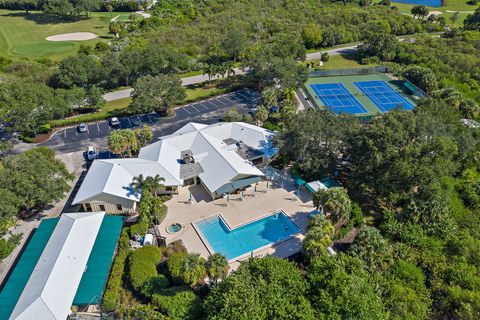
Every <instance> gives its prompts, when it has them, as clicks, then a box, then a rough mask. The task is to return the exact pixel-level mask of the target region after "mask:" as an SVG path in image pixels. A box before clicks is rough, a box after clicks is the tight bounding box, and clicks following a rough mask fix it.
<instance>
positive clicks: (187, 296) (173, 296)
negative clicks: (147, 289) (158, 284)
mask: <svg viewBox="0 0 480 320" xmlns="http://www.w3.org/2000/svg"><path fill="white" fill-rule="evenodd" d="M152 303H153V304H154V305H155V306H156V307H157V308H159V309H160V310H161V311H162V312H163V313H164V314H166V315H167V316H168V317H170V318H172V319H199V318H200V316H201V312H202V308H201V304H200V298H199V297H198V296H197V295H195V293H194V292H193V291H192V290H191V289H190V288H189V287H187V286H179V287H173V288H169V289H164V290H161V292H160V293H159V294H155V295H153V296H152Z"/></svg>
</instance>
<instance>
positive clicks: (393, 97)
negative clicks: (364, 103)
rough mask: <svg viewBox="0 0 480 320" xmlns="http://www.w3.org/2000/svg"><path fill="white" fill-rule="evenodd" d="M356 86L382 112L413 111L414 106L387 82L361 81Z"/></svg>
mask: <svg viewBox="0 0 480 320" xmlns="http://www.w3.org/2000/svg"><path fill="white" fill-rule="evenodd" d="M354 84H355V85H356V86H357V88H358V89H360V91H362V93H363V94H365V95H366V96H367V97H368V99H370V101H372V102H373V103H374V104H375V105H376V106H377V108H378V109H380V111H382V112H387V111H390V110H392V109H395V108H401V109H405V110H412V109H413V104H412V103H411V102H410V101H408V100H407V99H405V97H403V96H402V95H401V94H400V93H398V92H396V91H395V90H393V88H392V87H390V86H389V85H388V84H387V83H386V82H385V81H380V80H374V81H359V82H354Z"/></svg>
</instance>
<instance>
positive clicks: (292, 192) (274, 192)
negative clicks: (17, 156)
mask: <svg viewBox="0 0 480 320" xmlns="http://www.w3.org/2000/svg"><path fill="white" fill-rule="evenodd" d="M272 175H273V176H274V179H273V181H261V182H259V183H258V184H257V185H256V186H252V187H250V188H248V189H247V190H246V191H245V192H244V193H243V200H242V195H241V194H234V195H230V200H229V201H228V203H227V202H226V201H225V200H224V199H216V200H214V201H212V200H211V199H210V198H209V196H208V194H207V192H206V191H205V189H204V188H203V187H202V186H192V187H190V188H188V189H185V190H182V191H181V192H180V193H179V194H178V195H174V196H173V198H172V199H171V200H169V201H168V202H166V205H167V206H168V214H167V216H166V218H165V220H164V221H163V222H162V223H161V224H160V225H159V226H158V230H159V231H160V233H161V235H162V236H164V237H166V242H167V244H168V243H171V242H173V241H175V240H180V239H181V240H182V241H183V243H184V245H185V247H186V248H187V250H188V251H189V252H198V253H200V254H201V255H202V256H203V257H205V258H206V257H208V256H209V255H210V253H209V251H208V249H207V247H206V246H205V245H204V243H203V241H202V239H201V238H200V236H199V235H198V234H197V232H196V230H195V229H194V228H193V226H192V222H194V221H198V220H202V219H205V218H208V217H211V216H213V215H217V214H221V215H222V216H223V218H224V219H225V220H226V222H227V223H228V225H229V226H230V227H231V228H236V227H237V226H239V225H243V224H245V223H248V222H249V221H252V220H256V219H258V218H260V217H264V216H267V215H270V214H273V213H276V212H278V211H281V210H282V211H284V212H285V213H286V214H287V215H288V216H289V217H290V218H291V219H292V220H293V221H294V222H295V223H296V224H297V225H298V226H299V227H300V228H301V229H302V233H305V230H306V227H307V225H308V221H309V218H308V214H309V213H310V212H311V211H312V210H313V209H314V208H313V204H312V201H311V199H312V198H311V194H310V192H309V191H308V190H305V189H300V192H299V197H297V195H296V193H297V188H296V186H295V184H294V183H293V180H292V179H291V178H290V176H289V175H288V174H287V173H285V172H283V171H282V172H280V171H275V174H272ZM255 190H256V191H255ZM190 194H191V197H192V201H191V203H190V201H189V199H190ZM172 223H180V224H181V225H182V226H183V228H182V230H181V231H180V232H178V233H176V234H169V233H168V232H167V231H166V227H167V226H169V225H170V224H172ZM302 238H303V234H299V235H297V236H296V237H293V238H290V239H288V240H286V241H283V242H280V243H277V244H276V245H274V246H273V247H272V246H270V247H267V248H262V249H260V250H258V251H256V252H254V255H255V256H258V255H260V256H263V255H267V254H273V255H276V256H279V257H287V256H289V255H291V254H293V253H296V252H298V251H300V250H301V240H302ZM250 255H251V253H248V254H246V255H244V256H241V257H239V258H237V259H236V260H242V259H245V258H246V257H248V256H250ZM236 264H238V263H235V262H233V263H231V266H232V268H235V265H236Z"/></svg>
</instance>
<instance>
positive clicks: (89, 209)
mask: <svg viewBox="0 0 480 320" xmlns="http://www.w3.org/2000/svg"><path fill="white" fill-rule="evenodd" d="M85 210H87V211H88V212H90V211H92V206H91V205H90V203H85Z"/></svg>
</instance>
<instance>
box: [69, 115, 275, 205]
mask: <svg viewBox="0 0 480 320" xmlns="http://www.w3.org/2000/svg"><path fill="white" fill-rule="evenodd" d="M273 135H274V133H273V132H271V131H269V130H265V129H263V128H260V127H258V126H254V125H251V124H247V123H243V122H222V123H216V124H212V125H205V124H199V123H193V122H191V123H188V124H187V125H185V126H184V127H182V128H180V129H179V130H177V131H176V132H175V133H173V134H171V135H167V136H163V137H161V138H160V139H159V141H157V142H155V143H153V144H151V145H148V146H145V147H143V148H142V149H140V153H139V155H138V158H129V159H108V160H94V162H93V164H92V165H91V167H90V170H89V171H88V173H87V175H86V177H85V179H84V181H83V183H82V185H81V187H80V189H79V190H78V193H77V194H76V196H75V199H74V200H73V204H74V205H75V204H81V205H82V206H83V209H84V210H85V211H87V212H90V211H105V212H107V213H133V212H135V210H136V206H137V203H138V202H139V201H140V197H141V195H140V194H139V193H138V192H136V191H135V190H134V188H133V187H132V182H133V180H134V178H135V177H138V176H139V175H143V176H144V177H148V176H156V175H159V176H160V177H162V178H163V179H164V180H165V181H164V182H163V184H164V186H163V188H162V190H160V193H163V194H176V193H178V192H179V190H180V189H181V188H187V187H189V186H191V185H202V186H203V187H204V188H205V190H206V191H207V192H208V194H209V195H210V197H211V198H212V199H217V198H219V197H222V196H223V195H225V194H229V193H235V192H238V191H239V190H243V189H245V188H247V187H249V186H251V185H252V184H254V183H257V182H258V181H260V180H261V179H262V178H263V177H264V174H263V173H262V171H260V170H259V169H258V168H257V166H261V165H264V164H266V163H267V161H268V159H269V158H270V157H271V156H272V155H273V154H274V153H275V149H274V148H273V146H272V137H273Z"/></svg>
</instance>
